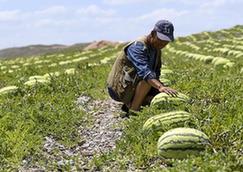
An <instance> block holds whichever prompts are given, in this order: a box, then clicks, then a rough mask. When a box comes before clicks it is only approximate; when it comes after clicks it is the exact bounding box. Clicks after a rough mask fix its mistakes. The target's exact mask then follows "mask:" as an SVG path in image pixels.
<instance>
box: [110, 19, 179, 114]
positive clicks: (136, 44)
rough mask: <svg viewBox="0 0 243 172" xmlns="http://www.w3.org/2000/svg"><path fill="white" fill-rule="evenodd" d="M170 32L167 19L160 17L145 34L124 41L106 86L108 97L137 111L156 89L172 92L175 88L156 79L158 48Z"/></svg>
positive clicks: (168, 39)
mask: <svg viewBox="0 0 243 172" xmlns="http://www.w3.org/2000/svg"><path fill="white" fill-rule="evenodd" d="M173 32H174V27H173V24H172V23H171V22H169V21H167V20H160V21H158V22H157V23H156V24H155V26H154V29H153V30H152V31H151V33H150V34H149V35H147V36H144V37H141V38H139V39H137V40H135V41H133V42H131V43H129V44H128V45H126V46H125V47H124V48H123V51H122V52H121V53H120V54H119V56H118V57H117V59H116V61H115V63H114V65H113V67H112V70H111V72H110V73H109V76H108V80H107V86H108V92H109V95H110V96H111V98H112V99H114V100H116V101H119V102H123V103H124V105H123V106H122V109H123V110H124V111H126V112H128V111H129V110H133V111H139V110H140V108H141V106H142V105H148V104H150V101H151V100H152V98H153V97H154V96H155V95H156V94H158V93H160V92H165V93H167V94H170V95H172V96H176V94H177V92H176V90H174V89H172V88H169V87H166V86H165V85H164V84H163V83H162V82H161V81H160V80H159V77H160V69H161V49H162V48H164V47H165V46H166V45H167V44H168V43H169V42H171V41H173V40H174V36H173Z"/></svg>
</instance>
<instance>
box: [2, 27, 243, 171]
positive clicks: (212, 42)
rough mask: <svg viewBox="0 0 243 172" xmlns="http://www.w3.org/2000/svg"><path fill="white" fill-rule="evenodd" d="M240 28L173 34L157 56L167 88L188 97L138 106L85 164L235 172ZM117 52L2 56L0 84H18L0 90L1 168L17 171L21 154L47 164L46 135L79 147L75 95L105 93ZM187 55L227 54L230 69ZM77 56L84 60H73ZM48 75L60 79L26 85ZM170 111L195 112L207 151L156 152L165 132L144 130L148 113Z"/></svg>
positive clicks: (241, 89)
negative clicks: (111, 145) (178, 156)
mask: <svg viewBox="0 0 243 172" xmlns="http://www.w3.org/2000/svg"><path fill="white" fill-rule="evenodd" d="M239 30H241V32H240V33H242V27H241V26H236V27H234V28H232V29H231V30H225V31H224V32H221V31H218V32H204V33H201V34H195V35H192V36H189V37H184V38H179V39H177V40H176V41H175V42H174V43H171V44H170V45H169V47H167V48H165V50H163V51H164V52H163V54H164V55H163V58H164V59H163V61H164V62H165V63H166V68H167V69H171V70H173V74H169V75H166V79H168V80H169V81H171V82H170V84H171V85H170V86H171V87H172V88H175V89H176V90H177V91H179V92H181V93H183V94H185V95H187V96H188V97H189V98H190V101H189V102H186V103H182V104H177V105H166V106H163V107H162V106H161V107H160V108H158V107H156V106H151V107H148V106H147V107H144V108H143V109H142V111H141V112H140V113H139V114H138V116H133V117H131V118H129V119H128V120H126V121H125V122H124V124H123V125H124V126H125V129H124V133H123V136H122V138H121V139H120V140H119V141H118V142H117V144H116V149H115V150H114V151H112V152H109V153H106V154H103V155H101V156H97V157H96V158H95V159H94V161H93V162H92V163H91V165H92V168H93V169H94V170H108V171H109V170H110V171H114V170H115V171H117V170H125V171H126V170H128V169H129V168H135V169H138V170H142V171H241V170H242V169H243V159H242V157H243V156H242V154H243V152H242V145H243V125H242V121H243V113H242V112H243V104H242V99H243V97H242V93H243V78H242V73H241V72H240V71H241V69H242V67H243V59H242V57H241V56H239V55H238V56H237V55H234V53H236V51H240V50H241V48H242V47H241V46H242V45H243V42H242V39H239V36H236V35H237V34H239ZM231 33H232V34H231ZM229 38H231V39H229ZM236 38H237V39H236ZM221 46H225V47H227V46H228V48H229V46H231V49H232V50H235V51H232V52H228V51H227V52H226V53H223V52H220V51H213V50H214V49H216V48H220V47H221ZM120 49H121V47H118V49H116V48H106V49H103V50H104V51H103V50H93V51H84V52H69V53H65V54H54V55H46V56H40V57H33V58H21V59H15V60H2V61H0V70H1V72H0V78H1V79H0V88H3V87H6V86H11V85H15V86H17V87H18V88H19V89H18V90H17V91H16V92H14V93H10V94H4V95H0V169H1V170H6V169H9V170H10V171H13V170H16V169H18V168H19V166H20V164H21V162H22V161H23V160H24V159H25V158H27V157H32V159H33V160H35V161H39V163H40V164H45V162H44V161H45V160H44V159H43V157H41V153H42V151H43V150H42V147H43V141H44V138H45V137H46V136H52V137H53V138H55V139H56V140H57V141H58V142H60V143H62V144H64V145H65V146H67V147H72V146H74V145H77V144H78V142H79V141H80V140H82V138H80V136H79V135H78V127H79V126H80V125H86V124H85V123H82V118H83V116H84V115H85V114H84V112H83V111H81V110H80V109H79V108H78V106H77V104H76V100H77V98H78V97H79V96H80V94H82V93H85V94H87V95H89V96H91V97H92V98H93V99H106V98H107V97H108V95H107V93H106V92H107V91H106V88H105V86H106V78H107V75H108V72H109V71H110V69H111V66H112V63H113V62H114V55H115V54H116V53H117V52H118V51H119V50H120ZM171 49H174V51H175V52H176V51H182V54H177V53H172V51H170V50H171ZM183 52H184V53H183ZM185 52H190V53H194V54H198V53H199V54H201V55H204V56H213V57H218V56H219V57H222V58H226V59H229V60H230V61H231V62H233V63H234V66H233V67H228V68H223V67H215V66H214V65H213V64H212V63H208V64H205V63H204V62H203V61H200V59H196V58H187V57H186V56H184V55H183V54H185ZM232 54H233V55H232ZM84 57H88V58H84ZM78 58H83V60H80V61H79V59H78ZM104 59H105V60H104ZM110 59H111V60H110ZM72 60H74V61H72ZM102 60H103V61H102ZM70 61H72V62H70ZM60 62H62V63H61V64H62V65H60V64H59V63H60ZM14 65H15V67H13V66H14ZM16 66H20V68H17V67H16ZM70 68H74V69H75V72H74V74H72V75H68V74H65V73H64V71H65V70H66V69H70ZM51 72H60V76H51V79H50V83H48V84H44V85H41V84H37V85H34V86H33V87H25V86H24V83H25V82H26V81H28V78H29V77H30V76H34V75H45V74H46V73H51ZM175 110H183V111H187V112H189V113H190V114H193V121H195V124H194V125H195V127H194V128H196V129H199V130H201V131H203V132H204V133H206V135H208V136H209V139H210V141H211V144H212V148H208V149H207V150H206V151H205V152H202V153H201V154H200V155H199V156H196V157H195V156H191V157H188V158H187V159H184V160H174V159H171V160H167V159H163V158H161V157H159V155H158V154H157V141H158V139H159V137H160V136H161V135H162V134H163V132H158V133H151V132H146V131H143V130H142V127H143V125H144V123H145V121H147V119H149V118H150V117H152V116H154V115H157V114H160V113H163V112H169V111H175ZM73 158H74V159H75V158H76V157H73ZM42 161H43V162H42ZM75 162H76V161H75ZM77 163H78V160H77ZM56 166H57V165H56V164H53V166H50V168H49V169H50V171H55V169H56ZM63 170H66V171H68V170H70V168H69V167H65V168H64V169H63ZM80 170H82V169H80Z"/></svg>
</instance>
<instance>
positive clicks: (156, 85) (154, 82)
mask: <svg viewBox="0 0 243 172" xmlns="http://www.w3.org/2000/svg"><path fill="white" fill-rule="evenodd" d="M147 82H148V83H149V84H150V85H151V86H152V87H154V88H156V89H157V90H159V92H161V93H162V92H164V93H166V94H169V95H171V96H177V91H176V90H174V89H172V88H170V87H165V86H164V84H163V83H161V82H160V81H159V80H157V79H149V80H147Z"/></svg>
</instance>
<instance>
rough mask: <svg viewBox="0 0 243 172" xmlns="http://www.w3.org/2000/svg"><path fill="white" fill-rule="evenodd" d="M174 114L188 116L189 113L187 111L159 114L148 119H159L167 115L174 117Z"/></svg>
mask: <svg viewBox="0 0 243 172" xmlns="http://www.w3.org/2000/svg"><path fill="white" fill-rule="evenodd" d="M174 116H190V114H189V113H176V114H168V115H167V114H166V115H162V114H160V115H157V116H154V117H151V118H150V119H151V120H152V119H153V120H156V119H160V118H168V117H174Z"/></svg>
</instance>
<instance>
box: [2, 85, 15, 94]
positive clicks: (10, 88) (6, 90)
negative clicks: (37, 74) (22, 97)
mask: <svg viewBox="0 0 243 172" xmlns="http://www.w3.org/2000/svg"><path fill="white" fill-rule="evenodd" d="M17 90H18V87H16V86H8V87H3V88H1V89H0V95H2V94H8V93H12V92H15V91H17Z"/></svg>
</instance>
